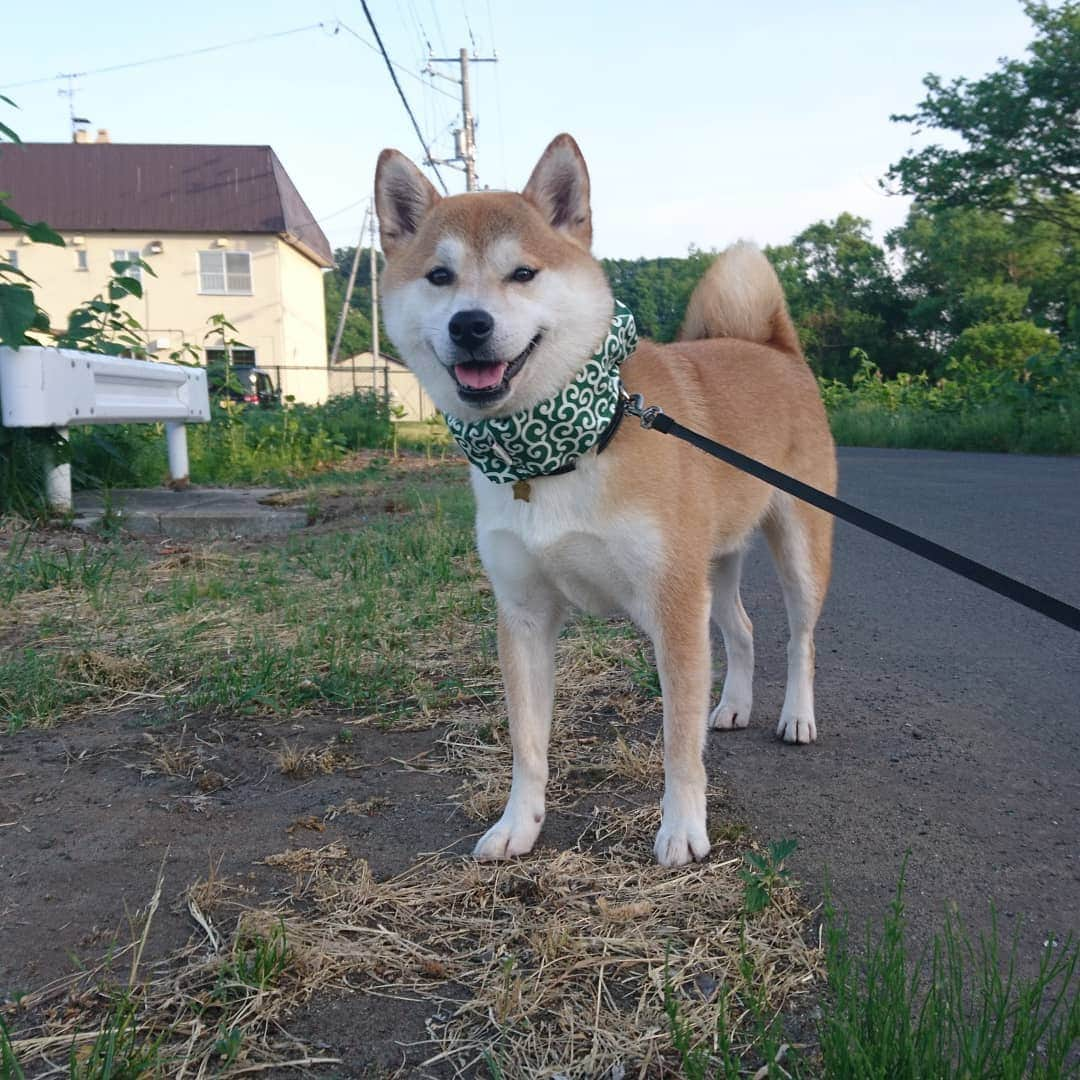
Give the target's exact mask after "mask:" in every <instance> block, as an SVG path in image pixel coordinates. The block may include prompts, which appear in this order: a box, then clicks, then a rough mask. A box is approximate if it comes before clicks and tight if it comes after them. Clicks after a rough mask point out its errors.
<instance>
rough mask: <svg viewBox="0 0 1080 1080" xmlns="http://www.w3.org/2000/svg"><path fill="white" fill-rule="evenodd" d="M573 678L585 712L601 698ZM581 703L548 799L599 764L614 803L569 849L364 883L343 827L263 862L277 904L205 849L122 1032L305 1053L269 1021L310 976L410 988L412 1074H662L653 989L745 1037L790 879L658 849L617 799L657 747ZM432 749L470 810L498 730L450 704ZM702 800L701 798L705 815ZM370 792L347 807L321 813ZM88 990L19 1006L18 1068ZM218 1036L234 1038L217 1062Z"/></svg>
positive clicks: (84, 1019) (280, 1054) (707, 1031)
mask: <svg viewBox="0 0 1080 1080" xmlns="http://www.w3.org/2000/svg"><path fill="white" fill-rule="evenodd" d="M612 681H613V682H614V684H615V685H613V686H612V687H611V688H610V689H611V691H612V692H613V693H616V694H618V693H621V692H622V689H621V688H620V687H619V686H618V680H617V679H615V680H612ZM592 689H593V691H594V695H593V698H592V699H589V700H590V701H591V708H590V709H589V710H587V712H589V713H591V714H595V713H596V712H597V711H598V710H600V711H602V710H603V708H604V705H605V701H606V698H605V695H604V693H603V692H602V690H601V689H600V687H599V686H598V685H594V686H593V688H592ZM575 701H576V702H577V704H578V706H581V705H583V704H585V702H586V699H584V698H577V697H575ZM579 720H581V721H582V722H581V723H580V724H572V723H571V722H570V721H569V720H566V719H564V720H563V721H561V724H562V727H561V730H560V731H559V732H558V733H557V737H556V738H555V739H554V740H553V751H554V757H553V763H554V765H555V774H556V781H557V783H556V789H555V790H556V796H557V798H558V799H560V800H561V801H562V802H563V804H564V805H567V806H569V805H570V804H572V802H573V800H574V797H575V795H578V796H580V795H583V794H586V793H587V792H588V790H589V788H588V787H587V786H583V785H581V784H576V786H575V783H576V781H575V780H574V778H577V779H578V780H580V778H581V777H583V776H589V777H592V776H596V777H599V778H600V779H599V780H598V781H597V782H598V783H599V782H601V781H602V782H603V785H604V793H605V794H606V795H612V794H617V792H616V790H615V789H621V790H622V791H623V793H624V797H623V799H622V802H623V803H624V804H625V805H617V806H597V807H595V808H592V811H591V814H589V815H587V816H583V820H584V825H583V827H582V830H581V833H580V835H579V837H578V840H577V842H576V844H574V846H573V847H572V848H571V849H570V850H565V851H560V850H553V849H551V848H545V847H542V848H541V849H540V850H539V851H538V852H537V853H535V854H534V855H533V856H531V857H529V858H527V859H523V860H517V861H513V862H510V863H506V864H498V865H491V864H478V863H476V862H475V861H473V860H472V859H471V858H468V857H461V856H457V855H448V854H443V853H439V854H433V855H428V856H425V857H420V858H418V860H417V861H416V862H415V863H414V864H413V865H412V866H411V867H410V868H409V869H408V870H407V871H406V872H405V873H403V874H401V875H399V876H397V877H394V878H391V879H390V880H387V881H377V880H375V878H374V876H373V875H372V873H371V870H370V868H369V866H368V864H367V862H366V861H365V860H363V859H357V858H354V857H353V855H352V854H351V853H350V851H349V849H348V847H347V846H346V845H345V844H344V843H342V842H341V841H335V842H332V843H329V844H326V845H324V846H322V847H295V848H292V849H290V850H287V851H284V852H280V853H277V854H274V855H270V856H268V857H267V858H266V859H265V860H264V861H265V863H266V865H268V866H270V867H272V868H274V869H276V870H278V871H280V872H281V873H283V874H284V875H286V876H287V879H288V882H289V884H288V887H287V889H286V891H285V892H284V893H283V894H279V895H284V897H285V898H284V899H283V900H281V901H280V902H278V903H276V904H274V905H272V906H261V907H258V906H252V904H251V902H250V900H249V899H248V897H247V896H246V895H245V893H244V891H243V890H242V887H240V886H238V885H234V884H231V883H229V882H225V881H222V879H221V878H220V877H219V875H218V873H217V868H216V867H215V866H214V865H213V864H212V865H211V867H210V872H209V875H208V878H207V880H206V881H205V882H201V883H198V884H197V885H196V886H193V887H192V888H191V889H190V890H189V891H188V894H187V900H188V910H189V912H190V914H191V916H192V919H193V921H194V923H195V925H196V926H197V927H198V928H199V934H198V942H197V943H196V944H194V945H192V946H191V947H189V948H188V949H186V950H184V951H183V952H181V953H178V954H176V955H175V956H173V957H171V958H169V959H168V960H166V961H164V962H162V963H160V964H158V965H156V966H154V967H152V968H151V969H150V970H149V972H148V973H147V975H146V977H145V978H144V981H143V982H142V983H141V984H139V986H138V987H137V988H136V989H135V991H134V992H135V994H136V997H137V1000H138V1004H139V1013H138V1016H139V1020H138V1022H139V1025H140V1030H142V1031H144V1032H146V1033H147V1034H149V1033H153V1034H154V1035H155V1037H156V1036H161V1037H162V1039H163V1042H162V1045H161V1047H160V1050H159V1053H160V1059H161V1061H162V1063H163V1068H164V1070H165V1072H166V1073H167V1074H168V1075H184V1076H191V1077H198V1076H209V1075H222V1076H232V1075H241V1074H242V1073H244V1072H245V1071H254V1070H257V1069H261V1068H265V1067H269V1066H270V1064H271V1063H273V1062H281V1061H286V1060H289V1061H296V1060H307V1061H310V1062H315V1061H316V1060H319V1059H318V1058H317V1057H316V1056H315V1055H314V1054H313V1053H312V1052H310V1051H309V1050H308V1049H307V1048H304V1047H301V1046H298V1044H297V1043H296V1041H295V1040H294V1039H292V1038H291V1036H289V1035H288V1034H287V1026H286V1025H287V1023H288V1017H289V1016H290V1014H293V1013H295V1012H297V1011H298V1010H300V1009H302V1008H303V1006H304V1004H305V1003H306V1002H307V1001H309V1000H310V999H311V997H312V995H313V994H315V993H318V992H350V993H357V992H358V993H361V994H371V995H377V996H390V997H402V998H409V999H416V1000H421V1001H423V1002H424V1003H425V1006H426V1007H427V1008H428V1009H429V1010H430V1013H431V1016H432V1019H431V1020H430V1021H429V1023H428V1032H429V1039H428V1042H427V1043H426V1045H424V1046H423V1047H420V1048H414V1053H415V1052H420V1053H421V1054H422V1056H423V1058H424V1064H423V1065H422V1066H420V1068H419V1070H418V1074H419V1075H453V1076H466V1075H469V1076H472V1075H476V1074H477V1072H478V1071H479V1072H480V1073H481V1074H482V1073H483V1072H484V1069H485V1068H491V1067H492V1065H491V1063H494V1067H497V1068H498V1069H499V1070H501V1073H502V1075H504V1076H530V1077H534V1076H535V1077H554V1076H556V1075H564V1076H567V1077H592V1076H599V1075H618V1074H619V1070H620V1069H622V1070H623V1073H622V1075H625V1076H642V1077H661V1076H669V1075H675V1074H676V1073H677V1071H678V1057H677V1054H676V1052H675V1050H674V1049H673V1047H672V1043H671V1038H670V1032H669V1028H668V1021H667V1018H666V1016H665V1013H664V994H665V988H666V987H668V988H670V990H671V992H672V993H673V994H674V995H675V998H676V1000H677V1002H678V1006H679V1012H680V1015H681V1017H682V1018H683V1019H684V1021H685V1022H686V1023H688V1024H689V1025H690V1028H691V1029H692V1031H693V1032H694V1037H695V1039H696V1040H698V1041H699V1042H700V1043H701V1044H703V1045H709V1044H710V1040H711V1039H712V1038H713V1037H714V1035H715V1032H716V1021H717V1010H718V1009H719V1008H725V1009H726V1012H727V1017H726V1019H727V1029H728V1031H729V1033H730V1034H731V1036H732V1039H733V1044H734V1046H735V1048H736V1050H738V1049H746V1048H747V1047H749V1045H750V1043H751V1041H752V1040H753V1038H754V1036H755V1034H756V1033H757V1027H756V1023H757V1021H756V1020H755V1019H753V1018H752V1017H751V1012H752V1011H753V1010H758V1011H759V1012H760V1010H762V1009H764V1010H765V1011H766V1012H767V1013H768V1015H769V1016H772V1015H775V1014H778V1013H780V1012H782V1011H785V1010H789V1009H792V1008H798V1007H799V1006H800V1005H802V1004H804V1003H805V1001H806V999H808V998H809V997H810V996H811V995H813V994H815V993H816V991H817V988H818V980H819V978H820V974H821V970H820V969H821V957H820V953H819V950H818V949H817V948H816V946H815V945H813V944H812V943H811V942H810V940H809V937H808V918H809V916H808V913H807V912H806V911H805V909H804V908H802V907H801V906H800V904H799V902H798V899H797V896H796V895H795V894H794V892H793V891H792V890H791V889H789V888H783V889H780V890H778V891H777V893H776V895H775V897H774V903H773V904H772V906H771V907H769V908H768V909H767V910H766V911H764V912H762V913H760V914H759V915H756V916H753V917H748V916H747V915H746V914H745V913H744V906H743V903H744V902H743V895H744V886H743V882H742V881H741V880H740V878H739V876H738V871H739V870H740V869H741V868H743V866H744V862H743V859H742V851H743V850H745V847H746V845H745V844H741V845H736V844H732V843H725V842H723V841H721V842H719V843H718V844H717V846H716V847H715V848H714V853H713V856H712V857H711V859H710V860H709V861H708V862H706V863H704V864H701V865H693V866H689V867H684V868H681V869H677V870H670V869H665V868H662V867H659V866H657V865H656V864H655V863H654V862H653V859H652V850H651V845H652V839H653V835H654V833H655V830H656V828H657V826H658V824H659V809H658V806H657V805H656V804H655V800H652V799H650V801H649V803H648V805H635V803H634V801H633V798H632V793H633V790H635V789H637V788H638V781H639V780H644V781H647V782H648V783H649V785H650V786H652V784H653V781H654V780H655V777H654V776H653V775H652V772H653V768H654V766H658V761H657V755H658V752H659V751H658V744H657V743H656V741H655V740H653V739H651V738H649V739H643V738H634V737H632V736H630V735H627V734H624V733H620V734H619V735H617V736H616V737H615V738H614V740H611V739H610V738H609V739H607V740H606V741H605V740H604V739H602V738H601V736H602V734H603V732H602V731H601V729H600V727H599V721H596V720H593V721H591V722H590V721H589V720H588V719H587V717H579ZM441 746H442V750H441V755H442V756H441V757H440V758H433V759H432V760H428V761H426V762H425V764H426V766H427V767H428V768H445V769H448V770H454V771H464V772H465V773H466V774H467V781H466V784H465V785H464V786H463V788H462V789H461V791H460V792H459V799H460V801H461V805H462V808H463V809H464V810H466V812H469V811H473V812H475V811H476V810H477V808H478V806H480V805H481V804H483V805H487V804H486V803H483V798H487V799H488V802H489V803H490V805H491V806H492V807H494V808H495V809H498V807H497V806H496V801H497V800H496V799H495V794H496V793H497V792H499V791H500V790H501V787H502V785H503V784H504V783H505V777H506V775H507V774H508V767H509V753H508V749H507V747H506V745H505V736H502V735H500V734H498V733H497V732H496V733H492V732H491V731H489V730H484V729H483V727H482V725H480V724H478V723H477V721H476V720H475V719H473V720H472V721H459V722H457V723H454V724H452V725H450V727H449V728H448V730H447V732H446V734H445V736H444V738H443V740H442V743H441ZM414 767H415V763H414ZM560 778H561V779H560ZM485 793H486V794H485ZM482 796H483V798H482ZM716 801H717V800H716V799H715V798H713V799H711V802H712V803H713V805H712V806H711V807H710V812H711V815H712V818H713V820H714V822H717V823H720V824H721V825H722V824H723V813H722V809H721V808H720V807H719V806H718V805H716ZM374 809H377V808H376V807H373V806H371V805H369V804H366V803H357V802H353V803H349V804H346V805H344V806H341V807H330V808H328V810H327V816H328V818H329V819H331V820H332V817H333V816H336V815H338V814H342V813H346V814H348V813H368V812H372V811H373V810H374ZM721 831H723V830H722V829H721ZM275 943H276V944H275ZM275 949H276V950H277V951H276V952H275ZM267 957H270V960H271V961H272V964H271V966H270V968H267V970H266V971H263V968H264V967H266V964H267V962H268V961H267V959H266V958H267ZM91 984H92V980H91ZM87 985H88V983H87V981H86V980H85V978H83V979H80V980H72V981H71V982H70V983H69V984H67V985H66V986H54V987H53V988H51V989H50V988H47V989H46V990H45V991H43V992H42V993H41V994H38V995H32V996H31V997H30V998H29V999H27V1000H26V1001H24V1003H23V1006H22V1009H23V1010H27V1009H29V1010H30V1011H32V1012H36V1013H37V1015H39V1016H40V1017H41V1021H40V1024H39V1027H38V1029H37V1030H35V1031H33V1032H32V1033H28V1035H27V1037H23V1038H20V1039H17V1040H16V1041H15V1050H16V1052H17V1053H18V1054H19V1055H20V1058H21V1060H22V1061H23V1062H24V1064H26V1063H29V1062H30V1061H33V1060H39V1061H42V1060H44V1059H45V1057H47V1056H48V1055H50V1054H51V1055H55V1054H57V1053H58V1052H60V1053H66V1050H67V1048H68V1047H69V1046H70V1045H71V1044H72V1041H73V1040H74V1041H75V1043H76V1044H81V1043H86V1042H88V1041H89V1040H90V1039H91V1038H92V1036H93V1034H94V1033H95V1032H96V1030H97V1028H96V1026H95V1025H96V1024H98V1023H100V1017H101V1015H102V1014H103V1012H104V1010H105V1009H107V1007H108V1005H109V1003H110V1000H111V999H110V998H108V997H107V996H104V995H103V994H102V993H101V992H100V991H97V990H90V991H87V990H86V989H84V988H85V987H86V986H87ZM357 1007H358V1008H363V1005H362V1004H361V1003H358V1004H357ZM222 1031H234V1032H238V1033H241V1034H240V1035H238V1036H237V1040H238V1041H237V1042H236V1045H232V1044H230V1046H229V1048H228V1054H229V1057H228V1060H225V1059H224V1058H223V1057H222V1054H223V1051H222V1040H221V1032H222ZM321 1060H322V1061H324V1062H326V1061H328V1060H330V1059H328V1058H326V1057H323V1058H322V1059H321ZM485 1062H487V1063H488V1064H487V1065H485ZM613 1070H614V1072H613Z"/></svg>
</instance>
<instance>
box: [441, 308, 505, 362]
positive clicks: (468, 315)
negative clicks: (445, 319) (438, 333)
mask: <svg viewBox="0 0 1080 1080" xmlns="http://www.w3.org/2000/svg"><path fill="white" fill-rule="evenodd" d="M494 329H495V320H494V319H493V318H492V317H491V316H490V315H489V314H488V313H487V312H486V311H483V310H481V309H480V308H470V309H469V310H468V311H458V312H455V313H454V315H452V316H451V318H450V340H451V341H452V342H453V343H454V344H455V345H460V346H461V347H462V348H463V349H468V351H469V352H472V351H473V350H474V349H478V348H479V347H480V346H481V345H483V344H484V342H485V341H487V339H488V338H489V337H491V331H492V330H494Z"/></svg>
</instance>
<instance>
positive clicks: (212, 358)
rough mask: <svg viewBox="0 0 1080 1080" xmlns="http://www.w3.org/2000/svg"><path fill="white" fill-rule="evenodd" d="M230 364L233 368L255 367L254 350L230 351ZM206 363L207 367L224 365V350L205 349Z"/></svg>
mask: <svg viewBox="0 0 1080 1080" xmlns="http://www.w3.org/2000/svg"><path fill="white" fill-rule="evenodd" d="M232 362H233V367H254V366H255V350H254V349H233V350H232ZM206 363H207V366H208V367H209V366H210V365H211V364H224V363H225V350H224V349H207V350H206Z"/></svg>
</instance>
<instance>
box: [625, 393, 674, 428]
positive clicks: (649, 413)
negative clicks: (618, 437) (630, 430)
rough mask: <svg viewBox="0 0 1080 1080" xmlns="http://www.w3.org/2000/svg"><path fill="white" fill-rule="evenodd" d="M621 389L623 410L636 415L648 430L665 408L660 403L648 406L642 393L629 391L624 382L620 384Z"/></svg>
mask: <svg viewBox="0 0 1080 1080" xmlns="http://www.w3.org/2000/svg"><path fill="white" fill-rule="evenodd" d="M619 390H620V392H621V394H622V400H623V411H624V412H626V413H629V415H630V416H636V417H637V418H638V419H639V420H640V421H641V426H642V427H643V428H645V430H646V431H648V429H649V428H651V427H652V426H653V424H655V423H656V418H657V417H658V416H660V415H661V414H662V413H663V411H664V410H663V409H661V408H660V406H659V405H649V406H648V407H646V405H645V398H644V397H642V396H641V394H631V393H628V392H627V390H626V387H625V386H623V385H622V384H620V385H619Z"/></svg>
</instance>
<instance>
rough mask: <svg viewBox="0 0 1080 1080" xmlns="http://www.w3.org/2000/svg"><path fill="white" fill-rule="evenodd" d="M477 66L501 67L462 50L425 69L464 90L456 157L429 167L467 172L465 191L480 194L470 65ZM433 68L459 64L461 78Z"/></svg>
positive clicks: (430, 61)
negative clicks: (470, 87)
mask: <svg viewBox="0 0 1080 1080" xmlns="http://www.w3.org/2000/svg"><path fill="white" fill-rule="evenodd" d="M470 61H471V62H472V63H474V64H497V63H498V62H499V58H498V57H497V56H473V57H470V56H469V50H468V49H460V50H459V51H458V55H457V56H429V57H428V66H427V68H426V69H425V70H426V71H427V73H428V74H429V75H438V76H439V77H440V78H443V79H449V80H450V82H454V83H457V84H458V85H459V86H460V87H461V127H460V128H458V129H457V130H456V131H455V132H454V156H453V157H452V158H446V159H444V160H441V161H436V160H434V159H431V160H430V161H429V162H428V164H429V165H450V166H451V167H453V168H463V169H464V170H465V190H466V191H476V121H475V119H474V118H473V111H472V96H471V94H470V91H469V63H470ZM432 64H457V65H458V67H459V69H460V72H461V78H460V79H455V78H453V76H451V75H443V73H442V72H441V71H436V70H435V69H434V68H433V67H432V66H431V65H432Z"/></svg>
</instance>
